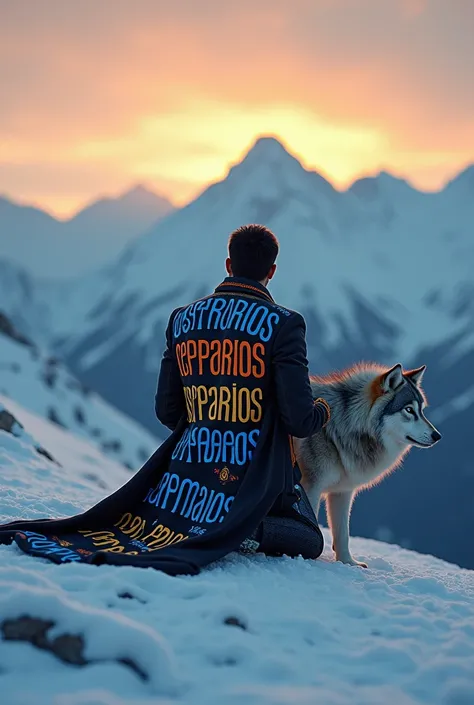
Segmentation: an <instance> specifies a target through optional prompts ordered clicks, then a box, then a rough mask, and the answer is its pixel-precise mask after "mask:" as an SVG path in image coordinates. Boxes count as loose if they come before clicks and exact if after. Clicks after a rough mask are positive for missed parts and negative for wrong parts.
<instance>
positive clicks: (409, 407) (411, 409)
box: [405, 406, 415, 416]
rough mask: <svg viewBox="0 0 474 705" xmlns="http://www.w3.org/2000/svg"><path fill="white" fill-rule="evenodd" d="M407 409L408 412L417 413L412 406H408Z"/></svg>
mask: <svg viewBox="0 0 474 705" xmlns="http://www.w3.org/2000/svg"><path fill="white" fill-rule="evenodd" d="M405 411H406V412H407V414H412V416H414V415H415V410H414V409H413V407H412V406H406V407H405Z"/></svg>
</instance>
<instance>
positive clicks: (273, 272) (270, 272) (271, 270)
mask: <svg viewBox="0 0 474 705" xmlns="http://www.w3.org/2000/svg"><path fill="white" fill-rule="evenodd" d="M276 268H277V266H276V264H272V266H271V267H270V271H269V272H268V274H267V279H268V281H270V279H273V275H274V274H275V272H276Z"/></svg>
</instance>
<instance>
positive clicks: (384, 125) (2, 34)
mask: <svg viewBox="0 0 474 705" xmlns="http://www.w3.org/2000/svg"><path fill="white" fill-rule="evenodd" d="M181 5H182V7H181ZM140 7H141V10H140V11H139V10H138V8H137V7H135V8H134V6H133V5H132V4H130V6H128V5H125V4H120V8H119V5H118V4H117V3H115V2H114V0H101V3H100V7H99V4H94V3H90V4H88V5H87V7H86V6H85V5H84V6H83V7H78V4H75V3H71V4H67V6H65V9H64V12H63V13H57V12H54V8H53V5H52V4H51V6H49V5H46V4H45V5H44V6H43V7H39V6H38V5H37V4H31V3H30V2H29V1H28V0H16V2H15V3H12V4H11V5H8V6H7V5H4V6H2V10H1V16H0V65H5V66H8V70H9V75H8V78H9V80H8V82H6V84H5V86H2V91H3V96H2V109H1V110H0V194H2V193H3V194H5V195H6V196H7V197H9V198H11V199H12V200H14V201H15V202H21V203H27V204H34V205H36V206H38V207H40V208H43V209H45V210H47V211H48V212H50V213H52V214H54V215H56V216H59V217H61V218H67V217H70V216H71V215H73V214H74V213H75V212H77V211H78V210H81V209H82V208H83V207H84V206H85V205H87V204H88V203H90V202H91V201H93V200H97V199H98V198H101V197H103V196H110V197H116V196H117V195H118V194H120V193H123V192H124V191H126V190H128V189H129V188H131V187H133V185H134V184H136V183H144V184H145V185H147V186H148V187H149V188H151V189H152V190H154V191H156V192H157V193H159V194H161V195H163V196H166V197H168V198H169V199H170V201H171V202H173V203H174V204H176V205H178V206H181V205H184V204H185V203H187V202H188V201H189V200H191V199H193V198H194V197H195V196H196V195H198V194H199V193H200V192H201V191H202V190H204V189H205V188H206V186H208V185H209V184H210V183H213V182H215V181H218V180H220V179H222V178H224V177H225V175H226V173H227V171H228V169H229V167H230V166H232V165H233V164H235V163H237V162H239V161H240V160H241V159H242V158H243V156H244V155H245V153H246V152H247V151H248V149H249V148H250V147H251V146H252V144H253V143H254V142H255V141H256V139H257V138H258V137H259V136H261V135H269V134H271V135H273V136H275V137H276V138H277V139H279V140H280V141H281V142H282V143H283V144H284V146H285V147H286V148H287V149H288V151H289V152H290V153H292V154H294V156H296V157H297V158H298V159H299V160H300V161H301V163H302V164H303V166H305V167H306V168H307V169H313V170H315V171H317V172H319V173H320V174H321V175H322V176H324V177H325V178H326V179H328V180H329V181H330V182H331V183H332V184H333V185H334V186H335V187H336V188H340V189H344V188H347V187H348V186H349V185H350V184H351V183H352V182H353V181H354V180H356V179H357V178H360V177H362V176H366V175H371V174H375V173H378V172H379V171H381V170H385V171H389V172H391V173H393V174H394V175H395V176H398V177H402V178H405V179H406V180H407V181H409V182H410V183H411V184H412V185H414V186H415V187H417V188H419V189H421V190H426V191H434V190H439V189H440V188H442V187H443V186H444V185H445V183H446V182H447V181H448V180H449V179H450V178H452V177H453V176H455V175H456V174H457V173H458V172H460V171H461V170H462V169H463V168H464V167H465V166H467V164H469V163H472V162H474V123H473V120H472V115H473V114H474V92H473V91H472V90H469V89H470V84H471V76H472V73H473V72H474V51H472V36H471V31H470V29H469V28H470V26H472V22H474V3H472V5H468V4H467V3H465V2H464V1H463V0H451V2H450V4H449V7H448V6H447V5H445V4H442V3H440V2H436V3H435V2H433V1H432V0H385V2H384V3H383V4H382V3H380V2H379V0H363V1H362V0H318V2H317V3H315V2H311V1H310V0H281V2H280V1H279V2H278V3H275V2H274V1H273V2H272V1H271V0H260V2H259V3H258V4H256V3H255V2H254V0H240V3H239V4H238V5H236V4H223V3H220V2H218V0H203V2H202V3H201V4H200V5H199V12H197V11H195V8H196V6H195V5H191V4H190V2H189V0H182V2H181V1H180V3H175V4H173V3H170V4H165V3H161V2H152V1H151V0H150V1H148V0H143V3H142V4H141V6H140ZM193 8H194V9H193ZM25 12H27V13H28V17H29V21H28V22H27V23H25V21H24V16H25V14H24V13H25ZM104 20H106V26H107V32H106V33H105V34H104V33H103V32H102V31H100V32H99V31H98V29H97V28H99V27H100V26H101V23H103V22H104ZM471 20H472V21H471ZM439 47H442V51H441V50H440V49H439Z"/></svg>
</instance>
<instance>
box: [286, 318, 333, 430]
mask: <svg viewBox="0 0 474 705" xmlns="http://www.w3.org/2000/svg"><path fill="white" fill-rule="evenodd" d="M272 365H273V373H274V379H275V385H276V396H277V403H278V407H279V411H280V415H281V418H282V419H283V423H284V424H285V427H286V430H287V432H288V433H289V434H290V435H291V436H295V437H296V438H307V437H308V436H311V435H313V433H317V432H318V431H320V430H321V429H322V428H323V426H325V425H326V423H327V422H328V420H329V416H330V410H329V405H328V404H327V402H326V401H325V400H322V399H318V400H316V401H314V400H313V395H312V392H311V385H310V381H309V371H308V359H307V349H306V323H305V320H304V318H303V316H301V315H300V314H299V313H294V314H292V316H291V317H290V318H289V319H288V320H287V321H286V322H285V323H284V324H283V325H282V327H281V328H280V329H279V330H278V332H277V334H276V338H275V343H274V347H273V356H272Z"/></svg>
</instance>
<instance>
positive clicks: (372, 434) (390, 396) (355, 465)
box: [294, 364, 441, 567]
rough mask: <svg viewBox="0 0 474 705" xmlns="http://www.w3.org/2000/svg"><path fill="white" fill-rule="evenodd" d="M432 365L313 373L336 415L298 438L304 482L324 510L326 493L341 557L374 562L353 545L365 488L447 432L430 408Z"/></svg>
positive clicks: (316, 507)
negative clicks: (427, 381) (356, 506)
mask: <svg viewBox="0 0 474 705" xmlns="http://www.w3.org/2000/svg"><path fill="white" fill-rule="evenodd" d="M424 371H425V367H420V368H418V369H416V370H411V371H405V372H404V371H403V370H402V366H401V365H400V364H397V365H395V366H394V367H392V368H390V369H388V368H383V367H381V366H379V365H376V364H360V365H357V366H355V367H352V368H350V369H348V370H344V371H343V372H341V373H334V374H332V375H329V376H327V377H313V378H312V381H311V387H312V391H313V397H314V398H317V397H323V398H324V399H326V401H327V402H328V403H329V405H330V407H331V418H330V421H329V423H328V424H327V425H326V426H325V428H323V429H322V431H320V432H319V433H316V434H315V435H314V436H311V437H310V438H302V439H301V438H300V439H298V438H295V439H294V444H295V451H296V457H297V460H298V464H299V467H300V469H301V472H302V475H303V477H302V484H303V486H304V488H305V489H306V491H307V493H308V496H309V498H310V500H311V503H312V505H313V508H314V511H315V513H316V514H317V513H318V510H319V504H320V500H321V497H322V496H324V497H325V499H326V507H327V515H328V520H329V525H330V528H331V531H332V537H333V549H334V551H335V553H336V560H338V561H342V562H343V563H350V564H351V565H361V566H364V567H366V566H365V564H364V563H359V562H358V561H356V560H354V558H353V557H352V556H351V553H350V551H349V516H350V511H351V506H352V501H353V499H354V496H355V495H356V494H357V492H358V491H359V490H360V489H363V488H366V487H370V486H371V485H374V484H376V483H378V482H380V480H381V479H382V478H383V477H384V476H385V475H387V474H388V473H389V472H391V471H392V470H394V469H395V468H396V467H397V466H398V465H399V464H400V463H401V462H402V459H403V457H404V456H405V455H406V454H407V453H408V451H409V450H410V448H411V446H412V445H416V446H418V447H423V448H426V447H429V446H431V445H433V444H434V443H436V441H437V440H439V438H441V436H440V434H439V432H438V431H437V430H436V428H435V427H434V426H433V424H431V423H430V422H429V421H428V419H427V418H426V417H425V415H424V413H423V408H424V407H425V405H426V398H425V396H424V394H423V392H422V390H421V387H420V383H421V379H422V377H423V373H424ZM407 407H408V408H411V409H412V410H413V412H414V414H411V413H410V412H409V411H407V410H406V409H407ZM407 436H409V437H410V440H409V439H408V438H407Z"/></svg>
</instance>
